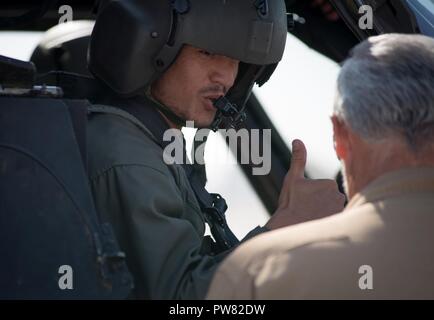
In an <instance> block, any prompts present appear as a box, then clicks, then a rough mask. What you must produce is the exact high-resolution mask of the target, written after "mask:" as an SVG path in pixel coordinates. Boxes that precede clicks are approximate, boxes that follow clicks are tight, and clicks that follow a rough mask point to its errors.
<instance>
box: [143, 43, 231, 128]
mask: <svg viewBox="0 0 434 320" xmlns="http://www.w3.org/2000/svg"><path fill="white" fill-rule="evenodd" d="M238 64H239V61H238V60H234V59H231V58H228V57H226V56H221V55H214V54H211V53H209V52H206V51H204V50H202V49H198V48H195V47H192V46H189V45H185V46H184V47H183V49H182V50H181V52H180V53H179V55H178V57H177V59H176V61H175V62H174V63H173V65H172V66H171V67H170V68H169V69H168V70H167V71H166V72H165V73H164V74H163V75H162V76H161V77H160V78H159V79H158V80H157V81H155V82H154V84H153V85H152V87H151V92H152V95H153V97H154V98H155V99H156V100H158V101H160V102H161V103H163V104H164V105H165V106H167V107H168V108H170V109H171V110H172V111H173V112H175V114H177V115H178V116H181V117H182V118H184V119H186V120H194V122H195V126H196V127H206V126H209V125H210V124H211V123H212V121H213V119H214V116H215V113H216V109H215V108H214V106H213V103H212V101H213V100H215V99H217V98H219V97H221V96H223V95H225V94H226V92H227V91H228V90H229V89H230V88H231V87H232V86H233V84H234V81H235V78H236V76H237V73H238Z"/></svg>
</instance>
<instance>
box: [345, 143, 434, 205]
mask: <svg viewBox="0 0 434 320" xmlns="http://www.w3.org/2000/svg"><path fill="white" fill-rule="evenodd" d="M399 149H401V148H399ZM384 154H388V156H384ZM371 155H372V156H370V157H369V156H368V157H361V158H359V160H354V161H353V162H354V163H355V164H348V166H346V168H347V170H346V171H347V172H346V173H345V174H346V176H347V192H348V197H349V198H350V199H351V198H352V197H353V196H354V195H355V194H357V193H359V192H361V191H362V190H363V189H364V188H366V187H367V186H368V185H369V184H370V183H372V182H373V181H374V180H376V179H377V178H379V177H380V176H382V175H384V174H387V173H390V172H393V171H399V170H403V169H408V168H419V167H434V147H432V148H426V149H425V150H423V151H419V152H417V153H412V152H410V151H409V150H408V149H405V150H404V149H401V150H393V151H391V150H390V149H389V150H383V151H380V150H376V151H372V152H371ZM363 159H365V160H363Z"/></svg>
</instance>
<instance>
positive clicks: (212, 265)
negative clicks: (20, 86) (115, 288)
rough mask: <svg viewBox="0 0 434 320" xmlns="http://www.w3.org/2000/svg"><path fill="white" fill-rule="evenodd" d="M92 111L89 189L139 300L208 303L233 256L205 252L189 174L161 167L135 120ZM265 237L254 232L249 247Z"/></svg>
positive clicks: (158, 151)
mask: <svg viewBox="0 0 434 320" xmlns="http://www.w3.org/2000/svg"><path fill="white" fill-rule="evenodd" d="M93 108H99V109H98V110H97V112H95V113H92V114H91V116H90V118H89V124H88V133H87V136H88V157H89V159H88V162H89V179H90V186H91V190H92V193H93V197H94V201H95V205H96V208H97V211H98V212H99V214H101V215H102V216H103V217H104V218H105V219H107V220H108V221H109V222H110V223H111V224H112V225H113V228H114V231H115V234H116V236H117V239H118V241H119V244H120V247H121V248H122V250H123V251H124V252H125V253H126V255H127V264H128V267H129V269H130V271H131V273H132V274H133V276H134V280H135V287H136V288H135V293H134V296H135V297H139V298H148V299H203V298H204V297H205V295H206V292H207V289H208V286H209V284H210V282H211V279H212V276H213V275H214V272H215V270H216V268H217V266H218V265H219V263H220V262H221V261H222V259H223V258H224V257H225V256H226V255H227V254H228V253H229V252H223V253H221V254H218V255H213V254H211V253H210V252H209V251H208V250H207V249H206V247H207V245H206V240H205V239H206V237H204V233H205V219H204V216H203V214H202V212H201V209H200V206H199V204H198V201H197V199H196V196H195V194H194V192H193V190H192V188H191V186H190V183H189V181H188V179H187V176H186V173H185V171H184V169H183V168H182V167H181V166H180V165H177V164H175V165H167V164H165V163H164V161H163V149H162V148H161V146H160V145H159V144H158V143H157V140H156V138H155V136H153V135H152V134H151V133H150V131H149V130H148V129H147V128H146V127H145V126H144V125H143V123H141V122H140V121H139V120H138V119H137V118H136V117H134V116H132V115H131V114H130V113H127V112H125V111H123V110H120V109H118V108H113V107H105V106H94V107H93ZM94 111H95V110H94ZM264 231H266V230H265V229H264V228H256V229H254V230H253V231H252V232H251V233H249V235H248V236H247V237H246V238H245V239H248V238H250V237H252V236H254V235H256V234H258V233H261V232H264Z"/></svg>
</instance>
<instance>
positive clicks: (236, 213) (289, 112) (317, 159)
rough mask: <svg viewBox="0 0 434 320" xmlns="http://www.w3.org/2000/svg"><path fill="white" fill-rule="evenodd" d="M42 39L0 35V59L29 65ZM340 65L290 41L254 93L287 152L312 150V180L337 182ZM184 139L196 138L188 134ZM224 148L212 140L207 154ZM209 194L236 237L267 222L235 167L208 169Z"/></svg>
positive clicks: (24, 34)
mask: <svg viewBox="0 0 434 320" xmlns="http://www.w3.org/2000/svg"><path fill="white" fill-rule="evenodd" d="M42 34H43V33H40V32H32V33H29V32H0V55H6V56H10V57H14V58H17V59H22V60H28V59H29V58H30V55H31V53H32V52H33V50H34V48H35V47H36V45H37V43H38V42H39V40H40V38H41V36H42ZM338 71H339V67H338V65H336V64H335V63H334V62H331V61H330V60H328V59H327V58H325V57H323V56H321V55H319V54H317V53H316V52H315V51H313V50H310V49H309V48H308V47H307V46H306V45H304V44H303V43H302V42H300V41H299V40H297V39H296V38H294V37H292V36H290V35H289V36H288V40H287V45H286V50H285V55H284V58H283V60H282V62H281V63H280V65H279V67H278V68H277V70H276V71H275V73H274V74H273V76H272V78H271V79H270V80H269V82H267V83H266V84H265V85H264V86H263V87H262V88H255V93H256V94H257V96H258V98H259V100H260V101H261V102H262V103H263V105H264V106H265V108H266V111H267V113H268V114H269V116H270V118H271V120H272V121H273V122H274V123H275V125H276V127H277V129H278V130H279V131H280V134H281V135H282V137H283V138H284V140H285V141H286V142H287V144H288V146H290V145H291V141H292V140H293V139H295V138H299V139H302V140H303V141H304V142H305V144H306V146H307V149H308V163H307V172H308V173H309V175H310V176H311V177H314V178H334V176H335V175H336V173H337V171H338V167H339V163H338V161H337V159H336V156H335V154H334V151H333V142H332V130H331V123H330V120H329V117H330V115H331V112H332V105H333V97H334V87H335V81H336V77H337V74H338ZM185 133H186V138H187V140H188V139H191V138H192V132H191V131H188V130H186V131H185ZM209 148H219V150H222V152H225V151H224V150H225V148H226V146H225V144H224V142H223V140H222V139H220V138H219V136H218V135H216V134H211V136H210V138H209V141H208V145H207V149H209ZM207 172H208V179H209V182H208V185H207V188H208V190H209V191H210V192H217V193H220V194H222V196H224V197H225V198H226V201H227V203H228V205H229V210H228V212H227V218H228V222H229V225H230V226H232V228H233V230H234V232H235V234H236V235H237V236H238V237H240V238H241V237H243V236H244V235H245V234H246V233H247V232H248V231H249V230H251V229H252V228H254V227H255V226H257V225H262V224H264V223H265V222H266V221H267V217H268V214H267V212H266V210H265V208H264V206H263V205H262V203H261V202H260V200H259V198H258V197H257V196H256V194H255V192H254V190H253V188H252V187H251V186H250V185H249V184H248V182H247V179H246V178H245V177H244V175H243V173H242V172H241V169H240V168H239V167H238V166H237V165H230V164H228V165H213V166H208V168H207Z"/></svg>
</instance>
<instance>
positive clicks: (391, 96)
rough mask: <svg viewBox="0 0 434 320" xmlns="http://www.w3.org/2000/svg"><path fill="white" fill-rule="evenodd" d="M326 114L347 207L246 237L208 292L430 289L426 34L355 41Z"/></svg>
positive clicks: (367, 293)
mask: <svg viewBox="0 0 434 320" xmlns="http://www.w3.org/2000/svg"><path fill="white" fill-rule="evenodd" d="M332 121H333V126H334V141H335V148H336V153H337V155H338V157H339V158H340V159H341V161H342V163H343V166H344V168H345V187H346V192H347V194H348V196H349V198H350V199H351V200H350V203H349V205H348V206H347V208H346V209H345V211H344V212H343V213H341V214H337V215H334V216H332V217H329V218H325V219H322V220H317V221H314V222H309V223H304V224H300V225H298V226H294V227H287V228H284V229H280V230H277V231H273V232H271V233H268V234H264V235H261V236H259V237H257V238H255V239H253V240H251V241H249V242H248V243H246V244H244V245H243V246H241V247H240V248H238V249H237V250H236V251H235V252H234V253H233V254H232V255H231V256H230V257H229V258H228V259H227V260H226V262H225V263H224V264H223V265H222V266H221V267H220V268H219V270H218V271H217V273H216V276H215V278H214V280H213V284H212V286H211V289H210V291H209V294H208V297H209V298H227V299H231V298H242V299H250V298H256V299H292V298H296V299H297V298H298V299H316V298H325V299H336V298H337V299H348V298H349V299H364V298H368V299H373V298H375V299H377V298H380V299H382V298H392V299H395V298H430V299H433V298H434V249H433V243H434V232H433V225H434V39H431V38H428V37H424V36H416V35H398V34H389V35H383V36H378V37H373V38H370V39H368V40H367V41H365V42H363V43H362V44H360V45H359V46H357V47H356V48H355V49H354V50H353V53H352V56H351V58H350V59H348V60H347V61H346V63H345V64H344V66H343V68H342V70H341V74H340V76H339V79H338V92H337V99H336V104H335V112H334V115H333V117H332Z"/></svg>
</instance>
